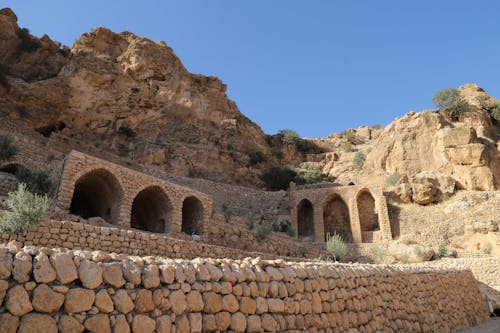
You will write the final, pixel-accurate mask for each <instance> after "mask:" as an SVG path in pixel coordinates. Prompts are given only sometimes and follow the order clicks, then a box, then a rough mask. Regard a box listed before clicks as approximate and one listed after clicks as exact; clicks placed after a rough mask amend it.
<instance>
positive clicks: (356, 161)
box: [352, 151, 366, 169]
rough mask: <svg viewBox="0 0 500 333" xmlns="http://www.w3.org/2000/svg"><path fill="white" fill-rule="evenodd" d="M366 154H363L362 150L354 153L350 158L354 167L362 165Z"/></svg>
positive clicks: (359, 167)
mask: <svg viewBox="0 0 500 333" xmlns="http://www.w3.org/2000/svg"><path fill="white" fill-rule="evenodd" d="M365 160H366V156H365V154H363V152H360V151H358V152H357V153H356V155H354V158H353V160H352V165H353V166H354V167H355V168H356V169H361V168H362V167H363V164H365Z"/></svg>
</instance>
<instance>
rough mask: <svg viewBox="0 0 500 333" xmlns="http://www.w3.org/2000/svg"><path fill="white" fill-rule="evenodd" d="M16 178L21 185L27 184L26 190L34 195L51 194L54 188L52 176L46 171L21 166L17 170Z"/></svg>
mask: <svg viewBox="0 0 500 333" xmlns="http://www.w3.org/2000/svg"><path fill="white" fill-rule="evenodd" d="M15 176H16V178H17V179H18V180H19V182H20V183H24V184H26V189H28V190H29V191H30V192H33V193H37V194H45V193H49V191H50V189H51V188H52V181H51V180H50V175H49V173H48V172H47V171H45V170H38V169H35V168H31V167H27V166H23V165H21V166H19V167H18V168H17V170H16V172H15Z"/></svg>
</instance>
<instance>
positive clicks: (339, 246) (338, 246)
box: [326, 233, 348, 261]
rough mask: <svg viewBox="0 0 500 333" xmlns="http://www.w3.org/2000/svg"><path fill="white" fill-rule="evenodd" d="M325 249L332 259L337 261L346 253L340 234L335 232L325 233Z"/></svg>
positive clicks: (345, 246)
mask: <svg viewBox="0 0 500 333" xmlns="http://www.w3.org/2000/svg"><path fill="white" fill-rule="evenodd" d="M326 250H327V251H328V252H329V253H330V254H331V255H332V258H333V260H334V261H339V260H341V259H342V258H344V257H345V256H346V255H347V252H348V249H347V245H346V243H345V242H344V241H343V240H342V236H340V235H339V234H337V233H333V235H331V234H330V233H328V234H327V235H326Z"/></svg>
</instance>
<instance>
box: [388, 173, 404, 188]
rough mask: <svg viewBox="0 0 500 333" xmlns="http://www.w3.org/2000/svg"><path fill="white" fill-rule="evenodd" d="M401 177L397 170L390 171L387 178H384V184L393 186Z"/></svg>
mask: <svg viewBox="0 0 500 333" xmlns="http://www.w3.org/2000/svg"><path fill="white" fill-rule="evenodd" d="M400 179H401V174H400V173H399V172H397V171H396V172H394V173H391V174H390V175H389V176H387V178H386V179H385V185H386V186H394V185H396V184H397V183H398V181H399V180H400Z"/></svg>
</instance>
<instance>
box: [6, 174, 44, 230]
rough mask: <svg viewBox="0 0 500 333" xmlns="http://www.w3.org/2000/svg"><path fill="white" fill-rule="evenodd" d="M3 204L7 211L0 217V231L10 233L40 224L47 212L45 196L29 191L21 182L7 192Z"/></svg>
mask: <svg viewBox="0 0 500 333" xmlns="http://www.w3.org/2000/svg"><path fill="white" fill-rule="evenodd" d="M5 205H6V206H7V209H8V211H7V212H5V214H4V215H3V216H2V218H1V219H0V232H6V233H10V234H15V233H23V232H26V231H28V230H29V229H31V228H32V227H35V226H37V225H40V224H41V223H42V222H44V221H45V220H46V219H47V216H48V213H49V199H48V198H47V196H46V195H38V194H34V193H31V192H30V191H28V190H27V187H26V185H25V184H23V183H21V184H19V187H18V189H17V190H16V191H14V192H10V193H9V197H8V198H7V200H6V201H5Z"/></svg>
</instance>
